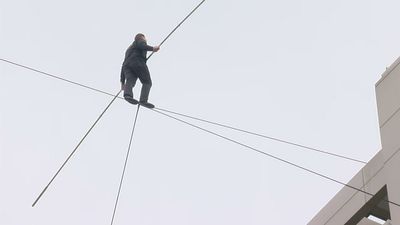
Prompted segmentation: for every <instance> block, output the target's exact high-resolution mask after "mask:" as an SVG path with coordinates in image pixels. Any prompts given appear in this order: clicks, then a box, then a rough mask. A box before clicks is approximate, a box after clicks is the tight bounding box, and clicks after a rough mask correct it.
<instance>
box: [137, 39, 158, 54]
mask: <svg viewBox="0 0 400 225" xmlns="http://www.w3.org/2000/svg"><path fill="white" fill-rule="evenodd" d="M136 48H138V49H140V50H146V51H152V52H157V51H158V50H159V49H160V47H159V46H154V47H153V46H150V45H147V44H146V42H144V41H139V42H138V43H137V45H136Z"/></svg>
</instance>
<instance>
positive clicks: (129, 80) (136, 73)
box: [122, 62, 152, 102]
mask: <svg viewBox="0 0 400 225" xmlns="http://www.w3.org/2000/svg"><path fill="white" fill-rule="evenodd" d="M122 73H124V75H125V79H126V81H125V89H124V97H131V98H133V93H132V88H133V87H134V86H135V84H136V81H137V79H138V78H139V80H140V82H141V83H142V90H141V93H140V101H142V102H147V100H148V99H149V93H150V88H151V85H152V82H151V77H150V72H149V68H147V65H146V63H144V62H136V63H132V64H131V65H124V66H122Z"/></svg>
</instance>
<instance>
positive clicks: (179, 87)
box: [0, 0, 400, 225]
mask: <svg viewBox="0 0 400 225" xmlns="http://www.w3.org/2000/svg"><path fill="white" fill-rule="evenodd" d="M0 3H1V4H0V5H1V7H0V57H1V58H5V59H8V60H12V61H15V62H18V63H21V64H26V65H28V66H32V67H34V68H38V69H42V70H44V71H47V72H50V73H54V74H58V75H61V76H63V77H65V78H67V79H71V80H74V81H77V82H81V83H83V84H87V85H90V86H93V87H96V88H99V89H102V90H105V91H108V92H112V93H116V92H117V91H118V88H119V72H120V66H121V63H122V60H123V56H124V52H125V50H126V48H127V47H128V46H129V44H130V43H131V41H132V38H133V36H134V34H135V33H137V32H143V33H145V34H146V35H147V37H148V42H149V44H151V45H155V44H157V43H159V42H160V41H161V40H162V39H163V38H164V37H165V36H166V35H167V34H168V33H169V31H170V30H171V29H172V28H173V27H174V26H175V25H176V24H177V23H178V22H179V21H180V20H181V19H182V18H183V17H184V16H185V15H186V14H187V13H188V12H189V11H190V10H191V9H192V8H193V7H194V6H195V5H196V4H198V1H187V0H186V1H183V0H169V1H159V0H158V1H157V0H146V1H94V0H90V1H89V0H88V1H76V0H69V1H51V0H36V1H28V0H1V2H0ZM399 7H400V2H399V1H394V0H381V1H370V0H362V1H361V0H354V1H348V0H336V1H320V0H301V1H299V0H281V1H270V0H262V1H261V0H259V1H258V0H249V1H211V0H208V1H206V3H205V4H204V5H203V6H202V7H201V8H200V9H199V10H198V11H197V12H196V13H195V14H194V15H193V17H191V18H190V19H189V20H188V21H187V23H185V24H184V25H183V26H182V27H181V28H180V29H179V30H178V31H177V32H176V33H175V34H174V35H173V36H172V37H171V39H169V40H168V41H167V42H166V43H165V45H164V46H162V48H161V50H160V52H159V53H156V54H155V55H154V56H153V57H152V58H151V59H150V60H149V62H148V65H149V68H150V72H151V74H152V79H153V89H152V92H151V95H150V100H151V101H152V102H154V103H155V104H156V105H157V106H159V107H161V108H166V109H171V110H174V111H177V112H181V113H186V114H190V115H193V116H199V117H202V118H206V119H210V120H214V121H218V122H222V123H227V124H231V125H234V126H237V127H241V128H243V129H248V130H252V131H255V132H260V133H263V134H266V135H271V136H274V137H278V138H283V139H286V140H290V141H294V142H297V143H300V144H305V145H308V146H312V147H316V148H321V149H324V150H327V151H330V152H334V153H337V154H343V155H347V156H350V157H354V158H358V159H361V160H365V161H368V160H369V159H370V158H371V157H372V156H374V154H375V153H376V152H377V151H378V150H379V149H380V138H379V129H378V122H377V121H378V120H377V110H376V101H375V90H374V84H375V82H376V81H377V80H378V79H379V78H380V74H382V72H383V71H384V70H385V68H386V66H389V65H390V64H391V63H392V62H393V61H394V60H395V59H396V58H397V57H398V49H399V46H398V43H399V42H398V40H399V38H400V31H399V29H397V26H398V21H399V13H398V8H399ZM139 87H140V85H139ZM136 93H138V89H136ZM136 96H137V95H136ZM110 100H111V98H110V97H108V96H104V95H101V94H98V93H95V92H92V91H89V90H86V89H82V88H80V87H77V86H72V85H70V84H67V83H64V82H61V81H57V80H54V79H51V78H47V77H44V76H42V75H40V74H36V73H33V72H31V71H27V70H24V69H21V68H17V67H15V66H12V65H9V64H5V63H3V62H0V102H1V110H0V179H1V185H0V199H1V201H0V224H4V225H21V224H23V225H53V224H57V225H64V224H65V225H67V224H68V225H70V224H76V225H87V224H109V223H110V219H111V215H112V209H113V205H114V200H115V195H116V192H117V189H118V183H119V179H120V174H121V170H122V166H123V161H124V157H125V152H126V149H127V146H128V141H129V135H130V129H131V126H132V122H133V117H134V111H135V109H136V108H134V107H132V106H131V105H129V104H127V103H125V102H124V101H120V100H118V101H116V103H115V104H114V105H113V106H112V108H111V109H110V110H109V111H108V112H107V113H106V115H105V116H104V117H103V119H102V120H101V121H100V123H99V124H98V126H97V127H96V128H95V129H94V130H93V132H92V133H91V134H90V135H89V137H88V138H87V139H86V141H85V142H84V143H83V144H82V146H81V147H80V149H79V150H78V152H77V154H76V155H75V156H74V158H73V159H72V160H71V161H70V163H69V164H68V165H67V166H66V167H65V168H64V170H63V171H62V172H61V173H60V176H59V177H58V178H57V179H56V180H55V182H54V183H53V185H52V186H51V187H50V188H49V189H48V191H47V192H46V194H45V195H44V196H43V198H42V199H41V201H40V202H39V203H38V205H37V206H36V207H35V208H32V207H31V204H32V202H33V201H34V199H35V198H36V197H37V195H38V194H39V193H40V191H41V190H42V188H43V187H44V186H45V185H46V184H47V182H48V181H49V179H50V178H51V177H52V176H53V174H54V173H55V171H56V170H57V169H58V167H59V166H60V165H61V163H62V162H63V161H64V160H65V158H66V157H67V156H68V155H69V153H70V152H71V151H72V149H73V148H74V146H75V145H76V144H77V142H78V141H79V140H80V139H81V137H82V136H83V134H84V133H85V132H86V131H87V129H88V128H89V127H90V125H91V124H92V123H93V122H94V120H95V119H96V118H97V116H98V115H99V114H100V112H101V111H102V110H103V109H104V107H105V106H106V105H107V104H108V102H109V101H110ZM205 127H207V128H210V129H212V130H214V131H218V132H221V133H223V134H224V135H227V136H229V137H232V138H235V139H237V140H239V141H242V142H244V143H246V144H249V145H251V146H254V147H257V148H260V149H262V150H263V151H265V152H268V153H271V154H274V155H277V156H279V157H282V158H284V159H287V160H291V161H293V162H295V163H298V164H300V165H302V166H305V167H307V168H310V169H314V170H316V171H318V172H320V173H323V174H326V175H329V176H331V177H333V178H335V179H339V180H341V181H343V182H347V181H348V180H349V179H350V178H351V177H352V176H353V175H354V174H355V173H356V172H357V171H358V170H359V169H360V168H361V167H362V165H360V164H357V163H354V162H349V161H345V160H341V159H337V158H333V157H329V156H325V155H321V154H318V153H314V152H307V151H304V150H299V149H297V148H295V147H291V146H287V145H283V144H279V143H274V142H271V141H267V140H263V139H259V138H255V137H251V136H248V135H243V134H240V133H237V132H232V131H226V130H224V129H219V128H215V127H211V126H205ZM132 151H133V155H131V158H130V161H129V165H128V169H127V173H126V177H125V183H124V186H123V189H122V193H121V199H120V204H119V208H118V212H117V217H116V220H115V223H114V224H116V225H123V224H141V225H158V224H163V225H164V224H169V225H187V224H191V225H205V224H207V225H221V224H230V225H242V224H246V225H261V224H263V225H265V224H274V225H276V224H282V225H293V224H306V223H307V222H308V221H309V220H310V219H311V218H312V217H313V216H314V215H315V214H316V213H317V212H318V211H319V210H320V209H321V208H322V207H323V206H324V205H325V204H326V203H327V202H328V201H329V199H331V198H332V197H333V196H334V195H335V193H336V192H337V191H339V190H340V189H341V188H342V187H341V186H340V185H338V184H335V183H332V182H330V181H327V180H324V179H322V178H320V177H317V176H315V175H312V174H309V173H307V172H304V171H301V170H299V169H297V168H294V167H291V166H288V165H286V164H283V163H281V162H278V161H275V160H273V159H270V158H268V157H265V156H263V155H260V154H257V153H255V152H251V151H248V150H247V149H244V148H243V147H240V146H237V145H234V144H232V143H229V142H227V141H224V140H221V139H218V138H216V137H214V136H211V135H209V134H206V133H203V132H201V131H198V130H194V129H193V128H190V127H187V126H185V125H182V124H180V123H177V122H175V121H173V120H170V119H168V118H166V117H163V116H161V115H159V114H156V113H153V112H151V111H149V110H145V109H142V110H141V111H140V114H139V121H138V124H137V129H136V134H135V139H134V143H133V150H132Z"/></svg>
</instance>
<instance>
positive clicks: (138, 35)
mask: <svg viewBox="0 0 400 225" xmlns="http://www.w3.org/2000/svg"><path fill="white" fill-rule="evenodd" d="M135 41H146V37H145V36H144V34H142V33H138V34H136V36H135Z"/></svg>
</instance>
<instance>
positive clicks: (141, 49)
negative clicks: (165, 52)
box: [123, 41, 153, 65]
mask: <svg viewBox="0 0 400 225" xmlns="http://www.w3.org/2000/svg"><path fill="white" fill-rule="evenodd" d="M147 51H153V47H152V46H149V45H147V43H146V42H145V41H134V42H133V43H132V44H131V46H129V48H128V49H127V50H126V53H125V60H124V63H123V65H129V64H130V63H131V62H132V61H135V60H140V61H142V62H146V61H147V59H146V57H147Z"/></svg>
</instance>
